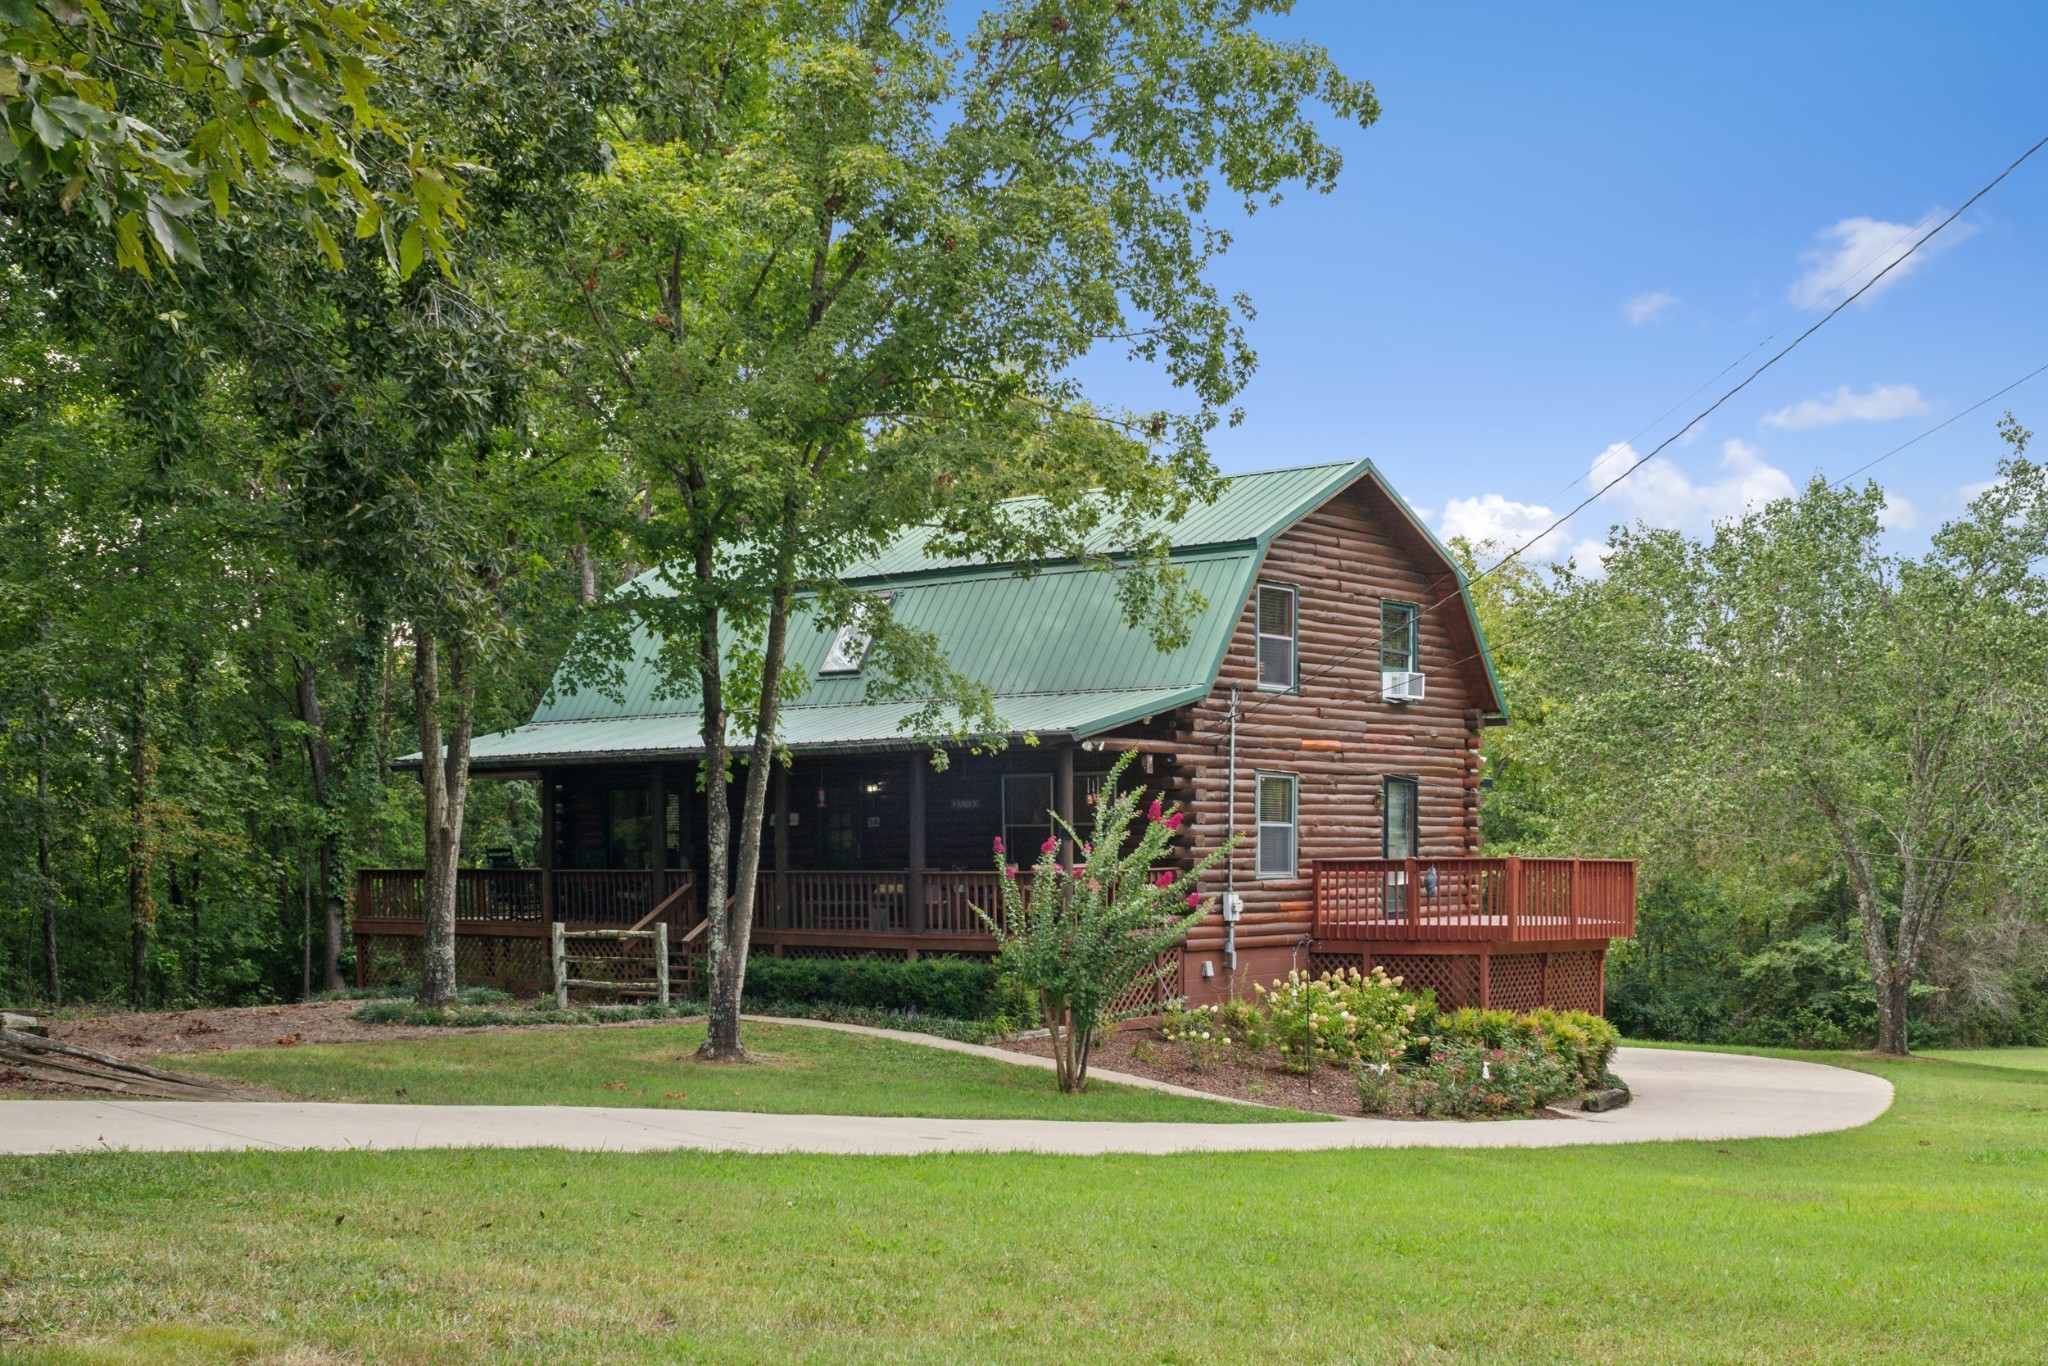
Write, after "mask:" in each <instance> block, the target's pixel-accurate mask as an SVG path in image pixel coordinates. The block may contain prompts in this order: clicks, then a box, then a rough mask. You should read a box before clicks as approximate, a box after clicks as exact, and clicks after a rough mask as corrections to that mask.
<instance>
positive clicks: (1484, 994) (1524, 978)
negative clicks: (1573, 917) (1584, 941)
mask: <svg viewBox="0 0 2048 1366" xmlns="http://www.w3.org/2000/svg"><path fill="white" fill-rule="evenodd" d="M1481 957H1482V955H1480V954H1477V953H1373V952H1369V951H1367V949H1366V948H1364V947H1362V946H1361V947H1353V946H1351V945H1337V944H1331V943H1328V942H1325V943H1323V944H1321V945H1319V946H1317V947H1316V948H1315V949H1314V950H1313V951H1312V952H1310V954H1309V956H1308V969H1309V972H1310V974H1311V975H1319V974H1321V973H1325V972H1336V971H1340V970H1342V969H1344V968H1359V969H1361V970H1364V969H1368V968H1371V967H1379V968H1382V969H1384V970H1385V971H1386V974H1387V975H1388V976H1389V977H1398V978H1400V979H1401V981H1402V984H1403V985H1405V986H1408V987H1412V988H1416V989H1418V990H1419V989H1421V988H1423V987H1427V988H1429V989H1430V990H1431V991H1433V992H1435V993H1436V1003H1437V1005H1438V1006H1439V1007H1440V1008H1442V1009H1444V1010H1456V1009H1459V1008H1461V1007H1464V1006H1484V1007H1486V1008H1489V1009H1495V1010H1534V1009H1536V1007H1538V1006H1546V1005H1547V1006H1551V1007H1553V1008H1555V1009H1558V1010H1584V1011H1588V1012H1590V1013H1592V1014H1595V1015H1599V1014H1602V1013H1604V1011H1605V1009H1606V987H1607V977H1606V966H1607V954H1606V951H1605V950H1603V949H1578V948H1574V949H1556V950H1551V951H1549V952H1543V953H1532V952H1521V951H1510V952H1501V953H1492V954H1487V955H1485V959H1486V961H1485V970H1484V971H1483V972H1482V971H1481V963H1480V960H1481Z"/></svg>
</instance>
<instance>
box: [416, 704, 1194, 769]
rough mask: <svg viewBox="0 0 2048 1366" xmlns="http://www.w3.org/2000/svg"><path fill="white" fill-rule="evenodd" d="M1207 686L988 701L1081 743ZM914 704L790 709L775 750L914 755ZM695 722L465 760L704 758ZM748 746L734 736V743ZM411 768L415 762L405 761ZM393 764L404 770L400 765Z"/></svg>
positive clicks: (540, 735)
mask: <svg viewBox="0 0 2048 1366" xmlns="http://www.w3.org/2000/svg"><path fill="white" fill-rule="evenodd" d="M1207 691H1208V685H1207V683H1206V682H1203V683H1197V684H1194V685H1192V686H1185V687H1177V688H1109V689H1100V690H1095V691H1088V692H1062V693H1016V694H1010V695H1007V696H999V697H997V698H996V707H997V710H998V712H999V713H1000V715H1001V716H1002V718H1003V720H1004V721H1005V722H1006V723H1007V725H1008V728H1009V733H1010V735H1011V736H1012V737H1013V738H1014V737H1017V736H1022V735H1026V734H1031V735H1038V736H1045V737H1049V738H1056V739H1069V738H1071V739H1082V738H1085V737H1087V736H1090V735H1095V734H1098V733H1100V732H1102V731H1105V730H1111V729H1114V728H1115V727H1117V726H1121V725H1125V724H1127V723H1129V722H1131V721H1135V720H1138V719H1139V718H1141V717H1146V716H1151V715H1154V714H1155V713H1158V712H1162V711H1168V710H1171V709H1172V708H1174V707H1178V706H1184V705H1186V704H1187V703H1189V702H1193V701H1197V700H1198V699H1200V698H1201V697H1202V695H1203V694H1204V693H1206V692H1207ZM921 705H922V704H920V703H916V702H878V703H855V704H850V705H844V706H825V707H819V706H804V707H791V708H789V709H787V710H786V711H784V712H783V714H782V736H783V743H785V744H786V745H788V746H789V747H790V748H791V749H793V750H800V751H810V752H814V753H815V752H821V751H823V752H829V751H835V750H837V751H859V750H884V749H899V750H900V749H914V748H918V747H920V746H921V745H922V744H924V743H928V742H927V741H920V740H919V739H918V738H917V737H916V736H914V735H911V734H907V733H905V731H904V730H903V728H902V727H903V723H904V722H905V721H906V720H907V719H908V718H909V717H910V715H911V713H913V712H914V711H916V710H918V708H919V707H920V706H921ZM699 724H700V722H699V719H698V714H697V713H695V712H672V713H669V714H666V715H660V716H621V717H611V718H600V719H592V720H582V721H543V722H538V723H536V724H532V725H525V726H521V727H519V728H518V729H517V730H507V731H499V732H498V733H496V734H494V735H480V736H478V737H477V738H476V741H475V744H474V746H473V747H472V749H471V752H470V761H471V765H472V767H474V768H477V769H480V770H489V769H505V768H521V767H527V766H530V765H532V764H536V763H542V762H550V761H552V762H555V763H578V762H583V761H593V762H594V761H598V760H610V759H641V758H646V759H651V758H657V757H670V758H673V757H689V756H691V755H696V754H700V753H702V752H703V745H702V743H701V741H700V739H699V736H698V727H699ZM748 738H749V737H747V736H745V735H743V734H740V733H738V732H735V733H734V735H733V740H734V742H735V743H742V742H744V741H746V740H747V739H748ZM408 758H409V760H410V762H412V763H417V762H418V756H416V755H415V756H408ZM400 762H401V763H406V762H407V761H405V760H401V761H400Z"/></svg>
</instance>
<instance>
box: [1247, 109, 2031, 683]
mask: <svg viewBox="0 0 2048 1366" xmlns="http://www.w3.org/2000/svg"><path fill="white" fill-rule="evenodd" d="M2043 147H2048V137H2044V138H2042V139H2041V140H2040V141H2039V142H2036V143H2035V144H2034V145H2033V146H2031V147H2029V148H2027V150H2026V151H2024V152H2022V153H2020V154H2019V156H2018V157H2016V158H2014V159H2013V161H2012V164H2010V165H2009V166H2007V167H2006V168H2005V169H2004V170H2002V171H2000V172H1999V173H1998V174H1997V175H1996V176H1994V177H1993V178H1992V179H1991V180H1990V181H1989V182H1988V183H1986V184H1985V185H1984V187H1983V188H1982V189H1979V190H1978V191H1977V192H1976V193H1975V194H1973V195H1971V196H1970V197H1969V198H1968V199H1966V200H1964V201H1963V202H1962V204H1961V205H1960V206H1958V207H1957V208H1956V209H1955V210H1954V211H1953V212H1951V213H1950V214H1949V216H1948V217H1946V218H1944V219H1942V220H1941V221H1940V222H1939V223H1936V224H1935V225H1934V226H1933V227H1931V228H1929V229H1928V230H1927V231H1926V232H1924V233H1922V234H1921V235H1920V238H1919V240H1917V241H1916V242H1914V243H1913V245H1912V246H1910V247H1908V248H1906V250H1905V251H1904V252H1902V253H1900V255H1899V257H1898V258H1897V259H1896V260H1894V261H1892V262H1891V263H1890V264H1888V265H1886V266H1885V268H1884V269H1883V270H1880V271H1879V272H1877V274H1875V275H1873V276H1871V277H1870V278H1869V279H1868V280H1865V281H1864V282H1863V283H1862V284H1861V285H1859V286H1858V287H1857V289H1856V291H1855V293H1853V294H1850V295H1849V296H1848V297H1846V298H1844V299H1843V300H1842V301H1841V302H1840V303H1838V304H1836V305H1835V306H1834V307H1833V308H1831V309H1829V310H1828V311H1827V312H1826V313H1825V314H1823V315H1821V317H1820V318H1819V319H1818V320H1816V321H1815V322H1814V323H1813V325H1812V326H1811V327H1808V328H1807V329H1806V330H1805V331H1804V332H1801V333H1800V334H1799V335H1798V336H1796V337H1794V338H1793V339H1792V340H1791V341H1789V342H1787V343H1786V344H1785V346H1784V347H1783V349H1781V350H1780V351H1778V352H1777V353H1776V354H1775V355H1773V356H1772V357H1771V358H1770V359H1769V360H1767V361H1765V362H1764V363H1763V364H1762V365H1759V366H1758V367H1757V368H1756V369H1754V370H1752V371H1750V372H1749V373H1748V374H1747V375H1745V376H1744V377H1743V378H1742V381H1741V382H1740V383H1739V384H1737V385H1735V387H1734V388H1732V389H1730V390H1728V392H1726V393H1724V394H1722V395H1721V397H1719V398H1717V399H1715V400H1714V401H1713V402H1712V403H1710V404H1708V405H1707V406H1706V407H1704V408H1702V409H1701V410H1700V411H1699V412H1698V413H1697V414H1696V415H1695V416H1694V417H1693V419H1692V420H1691V421H1690V422H1687V423H1686V424H1685V425H1684V426H1683V427H1680V428H1679V429H1678V430H1677V431H1675V432H1673V433H1672V434H1671V435H1670V436H1667V437H1665V438H1664V439H1663V440H1662V441H1660V442H1658V443H1657V444H1656V445H1655V446H1653V447H1651V448H1650V450H1649V451H1648V452H1646V453H1645V454H1643V455H1640V456H1637V457H1636V459H1635V460H1634V461H1633V462H1632V463H1631V464H1630V465H1629V466H1628V468H1626V469H1624V470H1623V471H1622V472H1621V473H1619V474H1617V475H1615V476H1614V477H1613V478H1612V479H1610V480H1608V481H1607V482H1606V483H1604V484H1602V485H1601V486H1600V487H1599V488H1597V489H1595V490H1594V491H1593V492H1592V493H1590V494H1588V495H1586V497H1584V498H1583V499H1581V500H1580V501H1579V502H1578V503H1576V504H1574V505H1573V506H1572V507H1571V508H1570V509H1569V510H1567V511H1566V512H1565V513H1564V515H1563V516H1561V517H1559V518H1557V519H1556V520H1555V521H1553V522H1552V523H1551V524H1550V525H1549V526H1546V527H1544V528H1543V530H1541V531H1539V532H1537V533H1536V534H1535V535H1534V536H1531V537H1530V538H1529V539H1528V540H1526V541H1524V542H1522V544H1520V545H1518V546H1516V547H1515V548H1514V549H1513V550H1511V551H1509V552H1508V553H1507V554H1506V555H1505V556H1503V557H1502V558H1500V559H1498V560H1496V561H1494V562H1493V563H1492V564H1490V565H1488V566H1487V567H1486V568H1485V569H1482V570H1480V571H1479V572H1478V573H1477V574H1475V575H1473V576H1472V577H1471V578H1470V579H1469V580H1467V581H1466V582H1465V583H1464V584H1463V585H1461V586H1460V587H1459V588H1458V589H1457V590H1456V591H1454V592H1451V593H1448V594H1446V595H1444V596H1443V597H1441V598H1438V599H1437V600H1436V601H1435V602H1433V603H1431V604H1430V605H1429V606H1427V607H1425V608H1423V609H1422V611H1420V612H1418V613H1417V614H1416V620H1417V622H1418V623H1419V622H1420V621H1421V619H1422V618H1423V617H1426V616H1428V615H1429V614H1430V613H1432V612H1434V611H1436V610H1437V609H1438V608H1440V607H1442V606H1443V605H1444V604H1445V603H1448V602H1452V601H1454V600H1456V599H1458V598H1461V597H1463V596H1464V594H1465V592H1466V591H1467V590H1468V589H1469V588H1470V587H1471V586H1472V585H1473V584H1475V583H1478V582H1479V581H1480V580H1481V579H1484V578H1486V577H1487V576H1488V575H1490V574H1493V573H1494V572H1496V571H1497V570H1501V569H1505V568H1506V567H1507V566H1508V565H1510V564H1512V563H1513V562H1514V561H1516V560H1518V559H1520V558H1521V557H1522V555H1523V554H1524V553H1525V552H1526V551H1528V550H1529V548H1530V547H1532V546H1534V545H1535V544H1536V543H1537V542H1539V541H1541V540H1543V539H1544V538H1545V537H1547V536H1548V535H1550V533H1551V532H1553V531H1556V530H1557V529H1558V528H1559V527H1561V526H1563V525H1564V524H1565V523H1566V522H1569V521H1570V520H1571V519H1572V518H1573V517H1575V516H1577V515H1578V514H1579V513H1581V512H1583V511H1584V510H1585V509H1586V508H1587V507H1588V506H1590V505H1591V504H1593V503H1595V502H1598V501H1599V500H1600V499H1601V498H1602V497H1604V496H1605V495H1606V494H1607V492H1608V490H1610V489H1612V488H1613V487H1614V486H1615V485H1616V484H1619V483H1620V482H1621V481H1622V480H1624V479H1626V478H1628V477H1629V476H1630V475H1631V474H1634V473H1635V472H1636V471H1637V470H1639V469H1641V468H1642V467H1643V466H1644V465H1647V464H1648V463H1649V462H1650V461H1651V460H1653V459H1655V458H1656V457H1657V456H1658V455H1659V454H1661V453H1662V452H1663V451H1664V449H1665V448H1666V447H1668V446H1670V445H1671V444H1672V443H1673V442H1675V441H1677V440H1678V438H1680V437H1682V436H1684V435H1685V434H1686V433H1687V432H1689V431H1691V430H1692V429H1693V428H1694V427H1697V426H1699V424H1700V423H1702V422H1704V421H1706V419H1707V418H1708V416H1710V415H1711V414H1712V413H1714V412H1715V411H1716V410H1717V409H1719V408H1720V407H1721V406H1722V405H1723V404H1725V403H1727V402H1728V400H1729V399H1731V398H1734V397H1735V396H1736V395H1737V394H1739V393H1741V392H1742V391H1743V390H1744V389H1747V388H1748V387H1749V386H1750V385H1751V384H1753V383H1755V382H1756V380H1757V378H1758V377H1759V376H1761V375H1762V374H1763V373H1764V372H1765V371H1766V370H1769V369H1770V368H1771V367H1772V366H1774V365H1776V364H1777V363H1778V362H1779V361H1781V360H1783V359H1785V357H1787V356H1789V355H1791V354H1792V352H1793V351H1794V350H1796V349H1797V348H1798V347H1799V344H1800V343H1801V342H1804V341H1805V340H1806V339H1807V338H1808V337H1811V336H1812V335H1813V334H1814V333H1816V332H1818V331H1820V330H1821V329H1822V328H1823V327H1826V326H1827V325H1828V323H1829V322H1831V321H1833V319H1834V317H1835V315H1836V314H1838V313H1840V312H1841V311H1842V310H1843V309H1845V308H1847V307H1848V306H1849V305H1850V304H1853V303H1855V302H1856V301H1857V300H1858V299H1860V298H1862V297H1863V296H1864V295H1865V294H1867V293H1869V292H1870V290H1871V289H1872V288H1874V287H1875V286H1876V284H1877V282H1878V281H1880V280H1882V279H1884V277H1885V276H1887V275H1889V274H1891V273H1892V272H1893V271H1894V270H1897V269H1898V268H1899V267H1900V266H1901V265H1903V264H1904V263H1906V262H1907V261H1910V260H1912V259H1913V257H1914V255H1915V254H1917V253H1918V252H1919V250H1920V248H1922V247H1924V246H1926V245H1927V243H1928V242H1929V241H1931V240H1932V239H1933V238H1934V236H1935V234H1937V233H1939V232H1940V231H1941V230H1942V229H1943V228H1946V227H1947V226H1948V225H1949V224H1951V223H1953V222H1955V221H1956V220H1957V219H1958V218H1960V217H1962V216H1963V214H1964V213H1966V212H1968V211H1969V209H1970V207H1971V206H1972V205H1974V204H1975V203H1976V202H1977V201H1978V200H1980V199H1982V198H1983V197H1984V196H1985V195H1987V194H1989V193H1991V191H1992V190H1994V189H1996V188H1997V187H1998V185H1999V184H2000V182H2002V181H2004V180H2005V178H2006V177H2007V176H2009V175H2011V174H2012V173H2013V172H2014V171H2016V170H2018V169H2019V168H2020V167H2021V166H2022V165H2023V164H2024V163H2025V162H2026V161H2027V160H2028V159H2029V158H2030V157H2032V156H2033V155H2034V153H2036V152H2038V151H2040V150H2041V149H2042V148H2043ZM1958 416H1960V414H1958ZM1367 639H1368V637H1367V635H1366V634H1365V633H1363V632H1361V633H1360V634H1359V635H1358V637H1357V642H1356V643H1355V644H1354V645H1352V646H1351V647H1350V648H1348V649H1346V650H1344V651H1343V652H1342V653H1340V654H1339V655H1338V656H1337V657H1336V658H1335V659H1333V660H1331V661H1330V662H1329V663H1327V664H1325V665H1324V666H1323V667H1322V668H1320V669H1318V670H1316V672H1315V673H1313V674H1311V675H1309V676H1308V677H1307V678H1303V679H1300V680H1298V681H1297V683H1296V685H1295V687H1296V690H1297V691H1298V690H1299V689H1301V688H1305V687H1307V686H1308V685H1309V684H1310V683H1312V682H1314V681H1315V680H1316V679H1318V678H1321V677H1323V676H1324V675H1326V674H1328V673H1329V672H1330V671H1331V670H1333V669H1335V668H1337V667H1338V666H1339V665H1342V664H1346V663H1348V662H1350V661H1351V660H1352V659H1354V658H1356V657H1357V656H1358V654H1359V653H1360V652H1361V651H1363V650H1364V649H1365V648H1366V640H1367ZM1282 695H1284V694H1275V695H1274V697H1268V698H1266V699H1265V700H1264V701H1262V702H1257V703H1254V704H1253V705H1252V707H1251V709H1250V710H1249V711H1247V712H1246V713H1245V715H1246V716H1247V717H1251V716H1256V715H1258V713H1259V712H1261V711H1263V710H1265V708H1267V707H1268V706H1270V705H1272V703H1273V701H1274V700H1275V697H1278V696H1282Z"/></svg>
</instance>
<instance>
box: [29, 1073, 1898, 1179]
mask: <svg viewBox="0 0 2048 1366" xmlns="http://www.w3.org/2000/svg"><path fill="white" fill-rule="evenodd" d="M1008 1056H1009V1057H1010V1058H1017V1057H1018V1056H1019V1055H1016V1054H1010V1055H1008ZM1615 1071H1617V1072H1618V1073H1620V1074H1621V1076H1622V1077H1623V1078H1624V1079H1626V1080H1627V1081H1628V1083H1629V1085H1630V1087H1631V1088H1632V1089H1633V1090H1634V1091H1635V1096H1636V1099H1635V1103H1634V1104H1633V1105H1630V1106H1629V1107H1627V1108H1626V1109H1623V1110H1617V1111H1615V1112H1613V1113H1611V1114H1605V1115H1577V1116H1574V1117H1572V1118H1570V1119H1526V1120H1502V1121H1498V1122H1494V1123H1471V1124H1461V1123H1455V1122H1439V1123H1417V1122H1414V1121H1400V1120H1384V1119H1353V1120H1339V1121H1336V1122H1333V1123H1320V1124H1317V1123H1290V1124H1114V1123H1100V1122H1093V1121H1062V1120H1039V1119H915V1118H912V1119H900V1118H885V1117H871V1116H845V1115H763V1114H751V1113H737V1112H731V1111H722V1110H649V1109H628V1108H615V1107H609V1106H607V1107H577V1106H539V1105H344V1104H325V1103H296V1102H243V1101H174V1100H161V1101H100V1100H77V1101H73V1100H61V1101H49V1100H16V1101H0V1153H12V1154H28V1153H62V1152H87V1151H96V1150H103V1149H128V1150H131V1151H138V1152H207V1151H242V1150H250V1149H272V1150H290V1149H344V1148H347V1149H361V1148H371V1149H375V1148H574V1149H587V1150H602V1151H609V1152H656V1151H665V1150H670V1149H679V1148H689V1149H706V1150H718V1151H740V1152H771V1153H772V1152H806V1153H841V1154H877V1155H884V1154H886V1155H910V1154H919V1153H940V1152H1040V1153H1064V1154H1073V1155H1092V1154H1100V1153H1176V1152H1306V1151H1311V1150H1317V1149H1329V1148H1414V1147H1443V1148H1555V1147H1565V1146H1570V1145H1574V1144H1590V1143H1642V1142H1650V1141H1656V1140H1668V1139H1735V1138H1789V1137H1794V1136H1797V1135H1800V1134H1814V1133H1825V1132H1828V1131H1830V1130H1834V1129H1849V1128H1854V1127H1856V1126H1857V1125H1860V1124H1868V1123H1869V1122H1870V1121H1871V1120H1873V1119H1876V1118H1877V1117H1878V1116H1879V1115H1881V1114H1883V1113H1884V1112H1885V1110H1886V1108H1887V1107H1889V1106H1890V1104H1891V1100H1892V1088H1891V1084H1890V1083H1889V1082H1886V1081H1884V1080H1883V1079H1881V1078H1878V1077H1873V1076H1869V1075H1867V1074H1865V1073H1862V1072H1851V1071H1848V1070H1846V1069H1844V1068H1839V1067H1825V1066H1822V1065H1820V1064H1818V1063H1806V1062H1788V1061H1784V1060H1782V1059H1777V1058H1751V1057H1739V1056H1736V1055H1733V1054H1726V1053H1696V1052H1689V1051H1678V1050H1671V1049H1645V1048H1625V1049H1623V1050H1621V1052H1620V1054H1619V1055H1617V1057H1616V1059H1615Z"/></svg>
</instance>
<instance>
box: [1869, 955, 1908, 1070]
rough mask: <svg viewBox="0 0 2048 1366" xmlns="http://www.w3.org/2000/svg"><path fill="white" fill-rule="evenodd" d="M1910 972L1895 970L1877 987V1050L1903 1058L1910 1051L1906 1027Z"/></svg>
mask: <svg viewBox="0 0 2048 1366" xmlns="http://www.w3.org/2000/svg"><path fill="white" fill-rule="evenodd" d="M1912 985H1913V979H1912V975H1911V974H1910V973H1902V972H1898V971H1894V972H1893V973H1892V975H1891V980H1890V981H1888V982H1881V983H1879V984H1878V988H1877V1051H1878V1052H1880V1053H1885V1054H1889V1055H1890V1056H1892V1057H1898V1058H1903V1057H1905V1056H1906V1055H1907V1053H1908V1052H1909V1051H1910V1050H1909V1047H1908V1043H1909V1041H1908V1039H1907V1037H1906V1035H1907V1029H1906V999H1907V992H1908V991H1909V990H1910V989H1911V988H1912Z"/></svg>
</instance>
